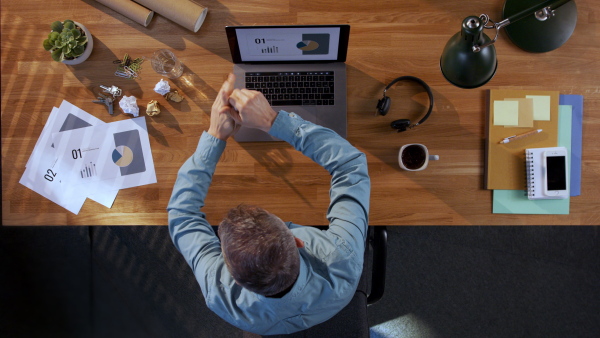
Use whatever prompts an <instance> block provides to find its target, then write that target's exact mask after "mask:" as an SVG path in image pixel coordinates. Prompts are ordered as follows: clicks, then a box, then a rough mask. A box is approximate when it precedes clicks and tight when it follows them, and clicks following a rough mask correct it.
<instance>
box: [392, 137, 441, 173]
mask: <svg viewBox="0 0 600 338" xmlns="http://www.w3.org/2000/svg"><path fill="white" fill-rule="evenodd" d="M439 159H440V157H439V156H438V155H429V150H428V149H427V147H426V146H424V145H423V144H420V143H410V144H405V145H403V146H402V147H401V148H400V152H398V163H399V164H400V168H402V169H404V170H408V171H419V170H423V169H425V168H427V165H429V161H436V160H439Z"/></svg>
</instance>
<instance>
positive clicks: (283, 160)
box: [239, 142, 313, 208]
mask: <svg viewBox="0 0 600 338" xmlns="http://www.w3.org/2000/svg"><path fill="white" fill-rule="evenodd" d="M264 144H265V143H264V142H260V143H256V142H242V143H239V145H240V146H241V147H242V148H243V149H244V150H246V152H248V154H250V155H251V156H252V157H253V158H254V160H255V161H256V162H257V163H259V164H260V165H261V166H262V167H263V168H265V169H266V170H267V171H268V172H269V173H270V174H271V175H273V176H275V177H278V178H280V179H281V180H282V181H283V182H284V183H285V184H286V185H287V186H288V187H290V189H292V190H293V191H294V193H295V194H296V195H298V197H300V198H301V199H302V201H304V203H306V205H308V206H309V207H311V208H312V207H313V204H312V203H311V201H310V200H309V199H308V198H306V197H305V196H304V195H303V194H302V193H301V192H300V191H299V190H298V188H296V186H295V185H294V184H293V183H292V182H290V180H289V179H288V178H287V175H288V174H289V172H290V170H291V168H292V166H293V165H294V162H293V159H292V156H291V155H290V153H289V152H290V151H295V150H293V149H290V146H289V144H288V143H286V142H269V144H271V145H272V147H270V148H269V149H265V147H264Z"/></svg>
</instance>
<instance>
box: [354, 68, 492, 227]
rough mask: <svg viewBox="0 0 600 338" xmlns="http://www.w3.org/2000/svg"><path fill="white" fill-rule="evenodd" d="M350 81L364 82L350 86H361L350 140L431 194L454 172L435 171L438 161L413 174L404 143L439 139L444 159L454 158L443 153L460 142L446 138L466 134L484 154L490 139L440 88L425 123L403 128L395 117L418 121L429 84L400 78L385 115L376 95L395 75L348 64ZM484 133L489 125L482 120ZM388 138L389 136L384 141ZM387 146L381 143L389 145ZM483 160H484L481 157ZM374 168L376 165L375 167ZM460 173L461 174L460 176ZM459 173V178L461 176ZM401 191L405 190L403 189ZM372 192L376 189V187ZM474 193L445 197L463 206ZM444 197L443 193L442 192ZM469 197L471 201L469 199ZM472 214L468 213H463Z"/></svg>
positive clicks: (468, 142) (466, 146)
mask: <svg viewBox="0 0 600 338" xmlns="http://www.w3.org/2000/svg"><path fill="white" fill-rule="evenodd" d="M347 70H348V81H349V82H350V81H352V82H354V83H360V86H352V85H350V86H349V87H348V88H349V89H350V88H356V89H355V90H356V91H357V92H355V93H353V92H349V93H348V96H349V97H353V99H352V100H351V101H349V103H355V105H353V106H351V105H349V106H348V125H349V130H348V135H349V138H348V140H349V141H350V142H351V143H352V144H353V145H355V146H357V147H359V148H361V149H362V150H363V151H365V152H366V153H367V156H375V157H377V158H378V159H379V160H380V161H381V162H382V163H383V164H384V165H385V166H387V167H389V168H392V169H393V170H394V171H395V172H396V173H397V174H398V175H403V176H404V179H408V180H412V181H414V182H416V183H417V184H418V185H419V186H421V187H423V188H424V189H427V190H428V191H429V193H431V194H432V195H436V196H439V195H438V194H436V192H438V191H439V190H440V189H444V182H445V181H446V180H448V179H453V177H451V176H449V175H440V173H439V172H437V173H436V168H435V163H432V164H431V165H430V167H431V168H428V169H427V170H426V171H423V172H420V173H421V175H409V174H407V172H406V171H404V170H402V169H401V168H400V166H399V165H398V151H399V149H400V147H401V146H402V145H404V144H408V143H422V144H425V145H428V143H430V142H428V140H431V139H435V140H436V142H435V144H436V145H435V149H433V148H431V147H430V151H431V152H432V153H433V154H439V155H440V162H441V161H444V160H449V159H448V158H447V157H446V158H445V157H444V153H446V152H451V151H454V150H456V147H455V145H456V143H455V142H442V140H444V139H453V138H461V139H464V140H465V142H464V143H463V149H469V150H478V151H479V152H480V154H481V158H482V159H483V158H484V156H483V155H484V149H485V147H484V145H485V140H484V139H482V138H481V136H480V135H474V134H473V132H471V131H470V130H467V129H465V128H464V127H462V126H461V123H460V116H459V113H458V111H457V110H456V108H455V106H454V104H453V103H452V101H451V100H450V99H449V98H448V97H446V96H444V94H442V93H441V92H439V91H438V90H436V88H435V87H431V89H432V92H433V96H434V107H433V111H432V113H431V115H430V116H429V118H428V119H427V120H426V121H425V122H423V124H421V125H419V126H416V127H414V128H413V129H409V130H407V131H404V132H400V133H398V132H397V131H396V130H394V129H392V128H391V126H390V123H391V122H392V121H394V120H397V119H409V120H410V121H411V122H412V123H415V122H417V121H419V120H420V119H421V118H422V117H423V116H424V115H425V113H426V111H427V108H428V106H429V101H428V98H427V94H426V93H425V90H424V89H423V88H422V87H421V86H420V85H419V84H417V83H413V82H408V81H401V82H398V83H397V84H395V85H394V86H393V87H392V88H390V89H389V90H388V91H387V96H389V97H391V99H392V104H391V108H390V110H389V113H388V114H387V115H386V116H381V115H379V116H375V108H376V106H377V101H378V100H379V99H380V98H381V97H382V95H383V89H384V88H385V87H386V86H387V85H388V84H389V83H390V82H391V81H392V80H393V79H394V78H395V77H390V78H389V79H386V81H387V82H386V83H382V82H380V81H378V80H376V79H374V78H373V77H371V76H370V75H368V74H366V73H364V72H362V71H361V70H359V69H357V68H355V67H352V66H350V65H348V66H347ZM403 75H413V76H417V77H420V76H419V74H411V73H410V72H407V73H405V74H398V75H396V76H403ZM473 94H474V95H481V100H480V102H481V107H482V113H481V114H484V112H485V107H484V106H485V93H484V92H483V91H482V92H481V94H479V93H473ZM481 130H482V135H483V130H484V126H483V125H482V126H481ZM384 140H385V141H384ZM384 144H385V146H382V145H384ZM482 166H483V163H482ZM370 169H372V168H370ZM455 177H456V176H455ZM459 179H460V178H459ZM478 188H480V189H483V178H482V179H481V180H480V185H479V187H478ZM399 193H400V194H401V193H402V190H400V191H399ZM371 194H372V195H375V194H377V191H372V192H371ZM468 197H469V196H459V197H458V196H454V197H453V198H448V199H445V200H443V202H444V203H445V204H446V205H448V206H449V207H451V208H452V209H453V210H454V211H456V212H459V210H461V209H462V208H464V205H469V203H470V200H469V199H468ZM440 198H441V197H440ZM465 203H466V204H465ZM463 217H465V218H468V216H464V215H463ZM469 221H470V222H473V223H476V222H477V219H475V218H472V219H470V220H469Z"/></svg>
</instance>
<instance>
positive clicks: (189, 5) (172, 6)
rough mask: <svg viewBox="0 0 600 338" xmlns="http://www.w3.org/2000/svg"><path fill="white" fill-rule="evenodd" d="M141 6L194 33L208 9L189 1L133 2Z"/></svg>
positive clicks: (139, 0) (152, 0)
mask: <svg viewBox="0 0 600 338" xmlns="http://www.w3.org/2000/svg"><path fill="white" fill-rule="evenodd" d="M134 1H135V2H137V3H139V4H140V5H142V6H145V7H147V8H150V9H151V10H153V11H155V12H156V13H158V14H160V15H162V16H164V17H165V18H167V19H169V20H171V21H173V22H175V23H177V24H179V25H181V26H183V27H185V28H187V29H189V30H191V31H193V32H194V33H196V32H197V31H198V30H199V29H200V26H202V23H203V22H204V18H206V13H207V12H208V8H206V7H203V6H200V5H198V4H196V3H194V2H192V1H190V0H134Z"/></svg>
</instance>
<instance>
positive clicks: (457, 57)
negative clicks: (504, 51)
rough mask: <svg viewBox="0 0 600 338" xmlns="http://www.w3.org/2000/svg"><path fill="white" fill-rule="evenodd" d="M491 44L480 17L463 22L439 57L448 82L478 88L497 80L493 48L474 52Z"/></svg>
mask: <svg viewBox="0 0 600 338" xmlns="http://www.w3.org/2000/svg"><path fill="white" fill-rule="evenodd" d="M488 41H490V38H489V37H488V36H487V35H485V34H483V22H482V21H481V19H480V18H479V17H476V16H470V17H467V18H466V19H465V20H463V23H462V29H461V31H460V32H458V33H456V34H455V35H454V36H453V37H451V38H450V40H448V43H446V47H444V51H443V52H442V57H441V58H440V68H441V70H442V74H444V77H445V78H446V80H448V81H449V82H450V83H452V84H453V85H455V86H457V87H461V88H477V87H480V86H483V85H484V84H486V83H487V82H488V81H489V80H490V79H491V78H492V77H494V74H495V73H496V68H497V66H498V61H497V60H496V48H495V47H494V45H490V46H487V47H484V48H482V49H481V50H480V51H479V52H474V51H473V46H474V45H482V44H484V43H486V42H488Z"/></svg>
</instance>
